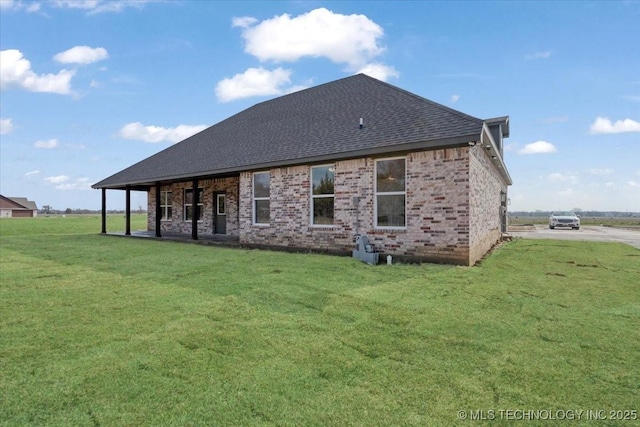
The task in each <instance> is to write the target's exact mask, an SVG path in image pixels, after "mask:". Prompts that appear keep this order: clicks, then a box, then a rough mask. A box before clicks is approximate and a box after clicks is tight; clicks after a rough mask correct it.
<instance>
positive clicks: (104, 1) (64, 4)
mask: <svg viewBox="0 0 640 427" xmlns="http://www.w3.org/2000/svg"><path fill="white" fill-rule="evenodd" d="M155 1H159V0H55V2H53V6H55V7H60V8H67V9H81V10H86V11H87V15H95V14H98V13H104V12H120V11H122V10H124V9H126V8H128V7H133V8H136V9H142V7H143V6H144V4H145V3H151V2H155Z"/></svg>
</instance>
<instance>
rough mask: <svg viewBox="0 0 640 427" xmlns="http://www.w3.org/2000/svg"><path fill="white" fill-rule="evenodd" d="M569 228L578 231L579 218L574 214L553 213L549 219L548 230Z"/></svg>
mask: <svg viewBox="0 0 640 427" xmlns="http://www.w3.org/2000/svg"><path fill="white" fill-rule="evenodd" d="M556 227H571V228H573V229H574V230H579V229H580V218H578V215H576V214H575V212H554V213H552V214H551V216H550V217H549V228H550V229H552V230H553V229H554V228H556Z"/></svg>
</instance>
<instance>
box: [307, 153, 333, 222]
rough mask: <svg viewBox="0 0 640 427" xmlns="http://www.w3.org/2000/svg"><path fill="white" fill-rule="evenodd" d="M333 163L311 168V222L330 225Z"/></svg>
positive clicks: (331, 220) (331, 216)
mask: <svg viewBox="0 0 640 427" xmlns="http://www.w3.org/2000/svg"><path fill="white" fill-rule="evenodd" d="M335 169H336V168H335V165H326V166H315V167H312V168H311V224H313V225H332V224H333V206H334V190H333V179H334V174H335Z"/></svg>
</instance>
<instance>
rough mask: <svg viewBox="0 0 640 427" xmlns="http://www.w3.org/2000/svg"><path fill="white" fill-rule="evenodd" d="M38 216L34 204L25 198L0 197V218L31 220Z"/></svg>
mask: <svg viewBox="0 0 640 427" xmlns="http://www.w3.org/2000/svg"><path fill="white" fill-rule="evenodd" d="M36 216H38V207H37V206H36V202H32V201H30V200H27V199H26V198H25V197H5V196H3V195H0V218H27V217H28V218H31V217H36Z"/></svg>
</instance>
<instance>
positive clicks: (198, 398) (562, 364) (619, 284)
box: [0, 217, 640, 426]
mask: <svg viewBox="0 0 640 427" xmlns="http://www.w3.org/2000/svg"><path fill="white" fill-rule="evenodd" d="M118 222H119V223H120V224H119V225H118V226H119V227H121V228H120V229H124V219H123V218H121V217H119V218H118ZM134 223H135V224H138V225H140V227H137V226H133V225H132V228H133V229H136V228H144V218H142V219H140V218H137V217H136V218H135V220H134ZM99 230H100V218H99V217H90V218H81V217H78V218H73V217H67V218H38V219H35V220H0V279H1V282H0V283H1V285H0V425H3V426H28V425H33V426H44V425H47V426H68V425H72V426H85V425H86V426H92V425H94V426H97V425H100V426H114V425H117V426H120V425H131V426H145V425H148V426H170V425H175V426H184V425H192V426H197V425H238V426H251V425H292V426H293V425H296V426H313V425H319V426H320V425H336V426H345V425H361V426H372V425H386V426H391V425H394V426H395V425H416V426H424V425H429V426H432V425H434V426H450V425H476V424H477V422H473V421H470V420H469V419H467V420H463V421H462V420H458V418H457V414H458V411H460V410H464V411H467V414H470V411H478V410H484V411H489V410H493V411H495V412H494V413H495V417H496V418H497V419H496V420H494V423H493V424H496V425H513V424H514V423H517V421H514V420H512V419H511V420H509V419H506V418H503V419H500V416H499V412H498V411H501V410H504V411H506V410H531V411H541V410H550V411H556V410H576V411H578V410H584V411H589V410H591V411H596V410H605V411H609V410H621V411H624V410H629V411H633V410H636V411H637V410H638V409H640V408H638V402H639V396H640V327H639V325H640V286H639V285H638V283H639V282H640V251H639V250H638V249H634V248H632V247H630V246H626V245H623V244H613V243H612V244H604V243H590V242H569V241H551V240H549V241H543V240H523V239H518V240H515V241H513V242H510V243H508V244H506V245H503V246H502V247H500V248H498V249H496V250H495V251H494V252H493V253H492V254H491V256H489V257H488V258H487V259H486V260H484V261H483V262H482V263H481V265H480V266H478V267H472V268H466V267H452V266H441V265H421V266H417V265H393V266H386V265H380V266H376V267H372V266H368V265H366V264H363V263H360V262H357V261H355V260H353V259H350V258H341V257H333V256H324V255H310V254H288V253H278V252H269V251H258V250H243V249H227V248H219V247H210V246H202V245H190V244H181V243H174V242H160V241H155V240H146V239H134V238H121V237H113V236H102V235H99ZM607 413H608V412H607ZM485 415H486V412H485ZM583 417H586V415H583ZM636 417H637V415H636ZM607 422H608V423H610V425H615V422H612V421H610V420H609V421H607ZM485 423H488V421H485ZM521 423H523V425H524V424H526V425H545V426H548V425H557V424H554V422H550V421H521ZM556 423H557V421H556ZM591 423H592V424H593V425H602V421H598V422H595V421H594V422H588V421H586V418H583V419H582V420H581V421H580V422H575V421H574V422H567V424H569V425H578V424H580V425H584V424H591ZM636 423H637V421H636ZM562 425H564V423H562ZM605 425H606V423H605ZM620 425H634V423H633V422H627V423H621V424H620ZM635 425H637V424H635Z"/></svg>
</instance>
